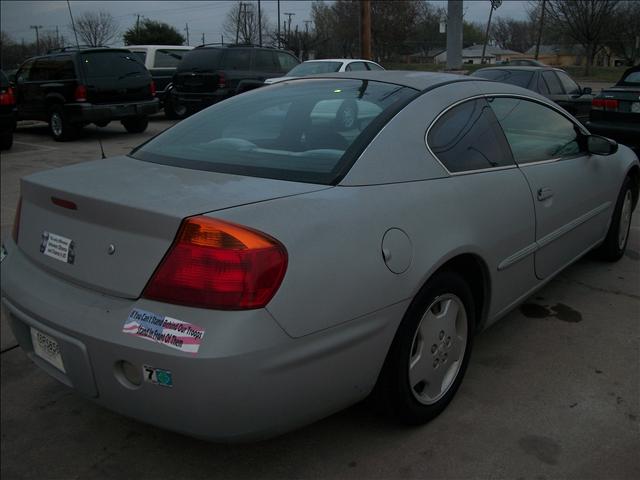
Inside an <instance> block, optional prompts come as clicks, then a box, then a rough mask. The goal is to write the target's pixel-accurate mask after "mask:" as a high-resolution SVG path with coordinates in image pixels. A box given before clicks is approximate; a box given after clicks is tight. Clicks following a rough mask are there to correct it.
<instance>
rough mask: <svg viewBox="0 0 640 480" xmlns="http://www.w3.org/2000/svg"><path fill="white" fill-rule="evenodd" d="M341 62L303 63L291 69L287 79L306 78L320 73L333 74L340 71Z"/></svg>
mask: <svg viewBox="0 0 640 480" xmlns="http://www.w3.org/2000/svg"><path fill="white" fill-rule="evenodd" d="M341 65H342V62H304V63H301V64H300V65H297V66H295V67H293V68H292V69H291V70H289V72H288V73H287V77H306V76H307V75H317V74H321V73H333V72H337V71H338V70H340V66H341Z"/></svg>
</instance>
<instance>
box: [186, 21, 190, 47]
mask: <svg viewBox="0 0 640 480" xmlns="http://www.w3.org/2000/svg"><path fill="white" fill-rule="evenodd" d="M184 31H185V32H187V45H191V44H190V43H189V24H188V23H185V24H184Z"/></svg>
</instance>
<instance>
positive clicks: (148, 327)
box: [122, 308, 204, 355]
mask: <svg viewBox="0 0 640 480" xmlns="http://www.w3.org/2000/svg"><path fill="white" fill-rule="evenodd" d="M122 332H123V333H128V334H130V335H135V336H136V337H140V338H144V339H145V340H150V341H152V342H156V343H160V344H162V345H166V346H167V347H171V348H175V349H176V350H180V351H182V352H187V353H192V354H194V355H195V354H196V353H198V349H199V348H200V343H201V342H202V338H203V337H204V328H202V327H198V326H197V325H194V324H192V323H188V322H183V321H182V320H178V319H177V318H171V317H164V316H162V315H158V314H155V313H152V312H147V311H146V310H140V309H138V308H134V309H133V310H131V312H129V318H127V321H126V322H125V323H124V326H123V327H122Z"/></svg>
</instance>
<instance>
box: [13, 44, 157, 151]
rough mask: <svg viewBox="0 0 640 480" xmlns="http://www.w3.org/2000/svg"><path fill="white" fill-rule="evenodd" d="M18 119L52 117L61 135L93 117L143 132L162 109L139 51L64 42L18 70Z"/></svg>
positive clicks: (57, 137) (54, 131)
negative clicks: (66, 43)
mask: <svg viewBox="0 0 640 480" xmlns="http://www.w3.org/2000/svg"><path fill="white" fill-rule="evenodd" d="M15 91H16V97H17V106H18V119H19V120H43V121H45V122H49V127H50V130H51V135H53V138H54V139H55V140H57V141H64V140H71V139H73V138H75V137H76V136H77V135H78V133H79V131H80V129H81V128H82V127H83V126H85V125H88V124H89V123H95V124H96V125H98V126H100V127H104V126H106V125H107V124H109V122H111V121H114V120H120V122H121V123H122V125H123V126H124V127H125V129H126V130H127V131H128V132H131V133H138V132H143V131H144V130H145V129H146V128H147V125H148V123H149V120H148V116H149V115H150V114H153V113H156V112H157V111H158V99H157V98H155V85H154V83H153V80H152V79H151V75H150V74H149V72H148V71H147V69H146V68H145V66H144V65H143V64H142V63H141V62H140V60H139V59H138V57H137V56H136V55H134V54H133V53H131V52H130V51H129V50H126V49H122V48H102V47H100V48H75V47H68V48H62V49H58V50H55V51H52V52H51V53H49V54H47V55H43V56H39V57H34V58H30V59H29V60H27V61H26V62H24V63H23V64H22V65H21V66H20V68H19V69H18V71H17V72H16V83H15Z"/></svg>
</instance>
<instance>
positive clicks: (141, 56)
mask: <svg viewBox="0 0 640 480" xmlns="http://www.w3.org/2000/svg"><path fill="white" fill-rule="evenodd" d="M133 54H134V55H135V56H136V57H138V59H139V60H140V63H144V62H145V61H146V60H147V52H133Z"/></svg>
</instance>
